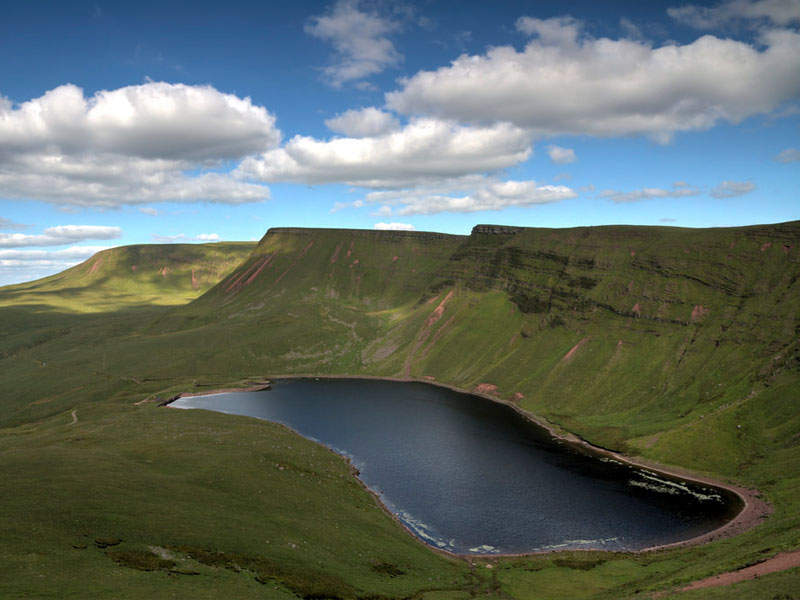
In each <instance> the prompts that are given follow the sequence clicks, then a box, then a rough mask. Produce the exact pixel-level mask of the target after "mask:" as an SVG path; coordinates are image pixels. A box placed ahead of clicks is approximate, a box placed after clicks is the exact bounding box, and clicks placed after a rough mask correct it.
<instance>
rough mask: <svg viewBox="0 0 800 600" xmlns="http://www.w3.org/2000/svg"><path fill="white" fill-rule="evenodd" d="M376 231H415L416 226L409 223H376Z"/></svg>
mask: <svg viewBox="0 0 800 600" xmlns="http://www.w3.org/2000/svg"><path fill="white" fill-rule="evenodd" d="M375 229H378V230H380V231H414V226H413V225H409V224H408V223H375Z"/></svg>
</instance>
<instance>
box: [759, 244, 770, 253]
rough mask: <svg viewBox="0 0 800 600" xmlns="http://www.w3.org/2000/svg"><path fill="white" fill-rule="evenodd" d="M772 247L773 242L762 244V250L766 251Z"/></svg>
mask: <svg viewBox="0 0 800 600" xmlns="http://www.w3.org/2000/svg"><path fill="white" fill-rule="evenodd" d="M770 248H772V242H764V244H763V245H762V246H761V251H762V252H766V251H767V250H769V249H770Z"/></svg>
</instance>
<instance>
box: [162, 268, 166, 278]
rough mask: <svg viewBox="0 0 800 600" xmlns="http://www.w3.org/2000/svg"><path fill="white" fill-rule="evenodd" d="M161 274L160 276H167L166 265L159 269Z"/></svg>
mask: <svg viewBox="0 0 800 600" xmlns="http://www.w3.org/2000/svg"><path fill="white" fill-rule="evenodd" d="M161 276H162V277H166V276H167V267H164V268H163V269H161Z"/></svg>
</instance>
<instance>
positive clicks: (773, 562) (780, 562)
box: [679, 550, 800, 592]
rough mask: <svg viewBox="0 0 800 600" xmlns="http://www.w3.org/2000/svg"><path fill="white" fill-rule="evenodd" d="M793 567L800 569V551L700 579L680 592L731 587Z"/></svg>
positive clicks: (782, 554) (784, 553)
mask: <svg viewBox="0 0 800 600" xmlns="http://www.w3.org/2000/svg"><path fill="white" fill-rule="evenodd" d="M793 567H800V550H796V551H794V552H782V553H781V554H778V555H776V556H773V557H772V558H770V559H767V560H765V561H764V562H760V563H758V564H756V565H753V566H751V567H745V568H744V569H739V570H738V571H728V572H727V573H722V574H720V575H714V576H713V577H707V578H706V579H700V580H699V581H695V582H693V583H690V584H689V585H687V586H686V587H683V588H681V589H680V590H679V591H681V592H687V591H689V590H699V589H702V588H709V587H719V586H722V585H731V584H732V583H739V582H740V581H747V580H748V579H755V578H756V577H760V576H762V575H766V574H768V573H776V572H778V571H785V570H786V569H791V568H793Z"/></svg>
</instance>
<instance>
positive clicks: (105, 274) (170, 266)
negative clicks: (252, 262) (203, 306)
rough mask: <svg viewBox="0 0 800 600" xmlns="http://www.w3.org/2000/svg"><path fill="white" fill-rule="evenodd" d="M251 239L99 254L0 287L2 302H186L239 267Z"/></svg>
mask: <svg viewBox="0 0 800 600" xmlns="http://www.w3.org/2000/svg"><path fill="white" fill-rule="evenodd" d="M254 247H255V243H252V242H220V243H214V244H145V245H134V246H120V247H117V248H110V249H108V250H103V251H102V252H98V253H97V254H95V255H94V256H92V257H91V258H89V259H88V260H86V261H84V262H82V263H81V264H79V265H76V266H74V267H72V268H70V269H67V270H66V271H62V272H61V273H57V274H55V275H51V276H50V277H45V278H43V279H38V280H36V281H31V282H26V283H20V284H16V285H9V286H5V287H0V304H8V303H12V302H13V303H16V304H20V303H23V304H24V303H26V302H40V301H41V299H42V298H43V297H44V296H43V294H47V295H49V297H50V301H54V300H55V297H56V296H60V301H61V303H62V305H63V306H65V307H69V308H72V309H74V310H77V311H92V310H98V309H100V307H113V306H115V305H117V304H143V303H145V302H150V303H156V304H171V305H175V304H183V303H185V302H186V301H187V300H188V299H191V298H196V297H198V296H200V295H201V294H203V293H204V292H206V291H207V290H208V289H209V288H210V287H211V286H213V285H214V284H216V283H217V282H218V281H219V280H220V279H221V278H222V277H224V276H225V275H227V274H228V273H229V272H230V271H231V270H233V269H234V268H235V267H237V266H238V265H239V264H240V263H241V262H242V261H243V260H244V259H245V258H246V257H247V255H248V254H249V253H250V251H251V250H252V249H253V248H254Z"/></svg>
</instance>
